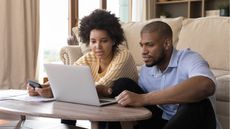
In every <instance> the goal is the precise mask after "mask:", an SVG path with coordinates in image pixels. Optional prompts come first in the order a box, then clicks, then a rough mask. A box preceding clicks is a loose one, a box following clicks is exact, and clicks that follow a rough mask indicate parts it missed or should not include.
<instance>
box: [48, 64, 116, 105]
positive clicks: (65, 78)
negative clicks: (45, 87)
mask: <svg viewBox="0 0 230 129" xmlns="http://www.w3.org/2000/svg"><path fill="white" fill-rule="evenodd" d="M44 67H45V69H46V72H47V75H48V78H49V82H50V85H51V89H52V92H53V95H54V98H55V99H56V100H59V101H65V102H72V103H80V104H88V105H95V106H102V105H107V104H111V103H115V99H110V100H103V103H101V102H100V100H99V97H98V94H97V91H96V87H95V83H94V80H93V77H92V74H91V70H90V68H89V66H83V65H79V66H69V65H62V64H45V65H44Z"/></svg>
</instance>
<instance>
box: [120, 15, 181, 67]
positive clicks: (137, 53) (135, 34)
mask: <svg viewBox="0 0 230 129" xmlns="http://www.w3.org/2000/svg"><path fill="white" fill-rule="evenodd" d="M153 21H163V22H166V23H168V24H169V25H170V26H171V28H172V30H173V43H174V45H176V43H177V41H178V35H179V32H180V30H181V26H182V21H183V18H182V17H178V18H171V19H152V20H148V21H143V22H129V23H125V24H123V25H122V28H123V29H124V32H125V37H126V40H127V47H128V49H129V50H130V52H131V54H132V55H133V57H134V60H135V62H136V64H137V65H142V64H143V61H142V57H141V47H140V46H139V41H140V31H141V29H142V28H143V27H144V25H146V24H148V23H150V22H153Z"/></svg>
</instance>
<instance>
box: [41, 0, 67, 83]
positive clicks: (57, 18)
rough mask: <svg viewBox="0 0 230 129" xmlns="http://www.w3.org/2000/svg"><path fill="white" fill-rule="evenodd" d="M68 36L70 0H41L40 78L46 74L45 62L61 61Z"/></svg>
mask: <svg viewBox="0 0 230 129" xmlns="http://www.w3.org/2000/svg"><path fill="white" fill-rule="evenodd" d="M67 37H68V1H67V0H40V46H39V68H40V69H39V80H41V79H42V78H43V77H45V76H46V74H45V71H44V68H43V64H44V63H51V62H56V63H60V62H61V61H60V58H59V52H60V49H61V47H63V46H65V45H67Z"/></svg>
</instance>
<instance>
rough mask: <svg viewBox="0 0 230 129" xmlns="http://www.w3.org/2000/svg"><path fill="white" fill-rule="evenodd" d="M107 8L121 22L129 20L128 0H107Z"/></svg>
mask: <svg viewBox="0 0 230 129" xmlns="http://www.w3.org/2000/svg"><path fill="white" fill-rule="evenodd" d="M107 10H109V11H111V12H112V13H114V14H115V15H116V17H119V18H120V21H122V22H128V20H129V0H107Z"/></svg>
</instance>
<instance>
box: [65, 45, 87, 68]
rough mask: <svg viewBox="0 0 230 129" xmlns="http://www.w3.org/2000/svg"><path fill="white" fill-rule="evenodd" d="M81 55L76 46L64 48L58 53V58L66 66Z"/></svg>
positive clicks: (79, 49) (78, 47)
mask: <svg viewBox="0 0 230 129" xmlns="http://www.w3.org/2000/svg"><path fill="white" fill-rule="evenodd" d="M82 55H83V54H82V51H81V48H80V46H77V45H73V46H65V47H63V48H61V51H60V58H61V60H62V62H63V63H64V64H66V65H72V64H73V63H74V62H75V61H76V60H77V59H78V58H80V57H81V56H82Z"/></svg>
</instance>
